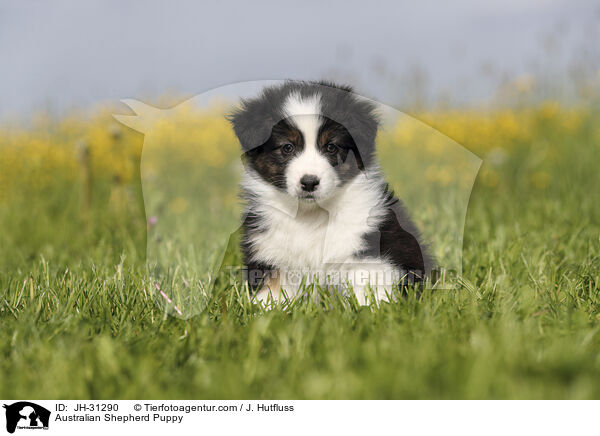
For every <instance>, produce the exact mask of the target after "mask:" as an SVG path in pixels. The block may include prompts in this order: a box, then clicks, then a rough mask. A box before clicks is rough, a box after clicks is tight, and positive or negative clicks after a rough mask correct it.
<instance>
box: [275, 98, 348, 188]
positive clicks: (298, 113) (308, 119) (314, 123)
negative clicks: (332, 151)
mask: <svg viewBox="0 0 600 436" xmlns="http://www.w3.org/2000/svg"><path fill="white" fill-rule="evenodd" d="M321 111H322V110H321V95H320V94H318V93H317V94H313V95H309V96H306V97H303V96H302V95H300V93H298V92H292V93H291V94H290V95H289V96H288V97H287V99H286V100H285V103H284V105H283V112H284V114H285V115H286V116H287V117H288V119H289V120H290V121H291V122H292V123H293V124H294V126H296V127H297V128H298V130H300V133H302V137H303V138H304V149H303V150H302V152H300V153H299V154H298V155H296V156H295V157H294V158H293V159H292V160H291V161H290V163H289V164H288V166H287V168H286V170H285V177H286V184H287V190H288V193H289V194H290V195H292V196H295V195H298V194H299V193H301V192H302V187H301V183H300V180H301V179H302V177H303V176H305V175H312V176H315V177H317V179H318V180H319V185H318V187H317V188H316V189H315V191H314V193H313V196H314V198H315V199H322V198H326V197H328V196H329V195H331V194H332V193H333V191H334V190H335V188H336V187H337V185H338V182H339V180H338V177H337V174H336V172H335V170H334V169H333V168H332V166H331V164H330V163H329V161H328V160H327V159H326V158H325V157H324V156H323V155H322V154H321V153H319V151H318V148H317V138H318V135H319V128H320V127H321V124H322V123H323V117H322V116H321Z"/></svg>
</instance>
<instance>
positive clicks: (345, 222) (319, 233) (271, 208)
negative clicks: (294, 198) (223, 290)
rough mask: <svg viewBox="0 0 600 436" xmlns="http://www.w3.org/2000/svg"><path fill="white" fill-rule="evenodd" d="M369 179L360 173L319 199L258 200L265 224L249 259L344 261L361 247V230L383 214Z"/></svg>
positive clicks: (309, 264)
mask: <svg viewBox="0 0 600 436" xmlns="http://www.w3.org/2000/svg"><path fill="white" fill-rule="evenodd" d="M373 182H374V181H373V180H371V181H369V180H367V179H366V178H365V177H364V176H359V177H357V179H356V180H355V181H353V182H352V183H350V184H349V185H348V186H347V187H346V189H345V190H343V191H342V192H341V193H340V194H339V195H338V196H336V197H335V198H333V199H330V200H328V201H326V202H321V203H319V204H317V203H312V204H306V203H295V204H294V205H293V207H290V205H289V204H287V205H286V204H282V203H275V202H274V200H273V199H272V198H271V199H270V201H268V202H267V203H268V204H265V203H263V202H260V203H259V204H258V205H257V207H256V210H255V211H256V212H257V213H259V215H260V216H261V218H262V219H261V223H262V225H263V226H264V228H261V229H260V231H259V232H256V233H254V234H253V235H252V236H251V237H250V238H249V242H250V244H251V246H252V252H253V255H252V257H253V260H255V261H260V262H264V263H266V264H269V265H272V266H274V267H276V268H283V269H298V270H306V269H321V268H323V267H325V266H326V265H328V264H329V265H331V264H342V263H347V262H349V261H351V260H352V259H353V255H354V254H355V253H356V252H357V251H359V250H361V249H362V248H364V243H365V241H364V235H365V234H366V233H369V232H371V231H373V230H375V229H376V228H377V226H378V224H379V222H380V221H381V219H382V218H383V215H384V213H385V210H384V208H383V207H382V198H381V192H380V190H378V189H376V186H374V184H373Z"/></svg>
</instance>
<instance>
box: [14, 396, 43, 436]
mask: <svg viewBox="0 0 600 436" xmlns="http://www.w3.org/2000/svg"><path fill="white" fill-rule="evenodd" d="M3 407H4V408H5V409H6V431H8V432H9V433H14V432H15V430H16V429H17V428H19V429H30V430H35V429H44V430H47V429H48V424H49V421H50V411H49V410H48V409H46V408H44V407H42V406H39V405H37V404H35V403H30V402H29V401H19V402H17V403H13V404H11V405H6V404H5V405H4V406H3Z"/></svg>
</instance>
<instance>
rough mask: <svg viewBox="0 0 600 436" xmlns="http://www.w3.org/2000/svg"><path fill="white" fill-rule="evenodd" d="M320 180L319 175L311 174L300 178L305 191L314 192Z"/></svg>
mask: <svg viewBox="0 0 600 436" xmlns="http://www.w3.org/2000/svg"><path fill="white" fill-rule="evenodd" d="M319 181H320V180H319V178H318V177H317V176H310V175H308V174H306V175H304V176H302V178H301V179H300V186H302V190H303V191H306V192H313V191H314V190H315V189H317V185H318V184H319Z"/></svg>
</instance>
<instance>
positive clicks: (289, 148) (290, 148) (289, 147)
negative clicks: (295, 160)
mask: <svg viewBox="0 0 600 436" xmlns="http://www.w3.org/2000/svg"><path fill="white" fill-rule="evenodd" d="M281 151H282V152H283V154H292V153H293V152H294V145H293V144H283V145H282V146H281Z"/></svg>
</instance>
